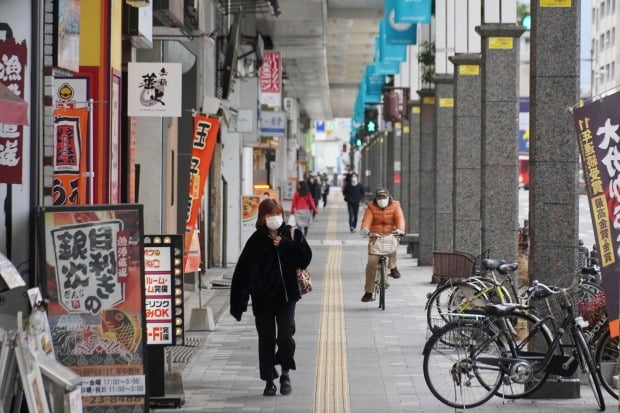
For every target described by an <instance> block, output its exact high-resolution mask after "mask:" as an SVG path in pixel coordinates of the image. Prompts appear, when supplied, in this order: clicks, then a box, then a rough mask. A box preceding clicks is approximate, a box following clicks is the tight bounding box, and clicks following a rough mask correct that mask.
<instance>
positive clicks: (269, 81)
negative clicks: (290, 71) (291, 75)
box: [258, 50, 282, 109]
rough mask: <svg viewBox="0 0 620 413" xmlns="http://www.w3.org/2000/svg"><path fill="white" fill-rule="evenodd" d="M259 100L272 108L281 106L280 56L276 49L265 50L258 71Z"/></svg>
mask: <svg viewBox="0 0 620 413" xmlns="http://www.w3.org/2000/svg"><path fill="white" fill-rule="evenodd" d="M258 82H259V84H260V93H259V101H260V103H261V104H262V105H267V106H269V107H272V108H278V109H279V108H281V107H282V57H281V56H280V52H278V51H276V50H266V51H265V53H264V62H263V65H262V66H261V67H260V70H259V71H258Z"/></svg>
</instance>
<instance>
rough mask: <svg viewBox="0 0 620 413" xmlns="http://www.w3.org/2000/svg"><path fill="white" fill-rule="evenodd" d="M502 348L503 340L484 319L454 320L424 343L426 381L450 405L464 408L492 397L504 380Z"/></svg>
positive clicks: (435, 393) (478, 404)
mask: <svg viewBox="0 0 620 413" xmlns="http://www.w3.org/2000/svg"><path fill="white" fill-rule="evenodd" d="M446 342H449V343H451V344H450V345H446V344H445V343H446ZM503 350H504V349H503V348H502V344H501V342H499V341H498V340H496V338H495V337H494V336H492V335H491V334H490V333H489V331H488V329H485V328H484V324H483V323H477V322H472V321H466V320H463V321H454V322H451V323H449V324H447V325H446V326H444V327H442V328H441V329H440V330H438V331H437V332H436V333H435V334H433V335H432V336H431V338H430V339H429V340H428V342H427V343H426V345H425V347H424V361H423V372H424V380H425V381H426V385H427V386H428V388H429V390H430V391H431V393H433V395H434V396H435V397H436V398H437V399H438V400H439V401H440V402H442V403H444V404H446V405H448V406H451V407H454V408H461V409H467V408H471V407H476V406H480V405H481V404H483V403H485V402H486V401H487V400H489V399H490V398H491V397H493V395H494V394H495V392H496V390H497V388H498V387H499V386H500V385H501V383H502V379H503V376H504V372H503V371H502V369H501V368H500V359H501V357H502V353H503ZM479 359H480V360H484V363H483V362H479Z"/></svg>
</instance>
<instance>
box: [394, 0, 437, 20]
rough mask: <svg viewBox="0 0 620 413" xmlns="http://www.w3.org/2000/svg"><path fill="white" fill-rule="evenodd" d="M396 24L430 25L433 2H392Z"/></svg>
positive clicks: (417, 0)
mask: <svg viewBox="0 0 620 413" xmlns="http://www.w3.org/2000/svg"><path fill="white" fill-rule="evenodd" d="M388 1H389V0H388ZM391 1H392V2H393V4H394V12H395V14H394V21H395V22H396V23H430V22H431V0H391Z"/></svg>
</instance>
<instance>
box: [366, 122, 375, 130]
mask: <svg viewBox="0 0 620 413" xmlns="http://www.w3.org/2000/svg"><path fill="white" fill-rule="evenodd" d="M376 129H377V125H375V122H373V121H372V120H370V121H368V123H367V124H366V130H367V131H368V132H371V133H372V132H375V130H376Z"/></svg>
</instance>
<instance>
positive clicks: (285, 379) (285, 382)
mask: <svg viewBox="0 0 620 413" xmlns="http://www.w3.org/2000/svg"><path fill="white" fill-rule="evenodd" d="M292 391H293V388H292V387H291V379H290V377H289V376H288V370H286V371H285V370H283V371H282V375H281V376H280V393H282V394H284V395H287V394H291V392H292Z"/></svg>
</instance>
